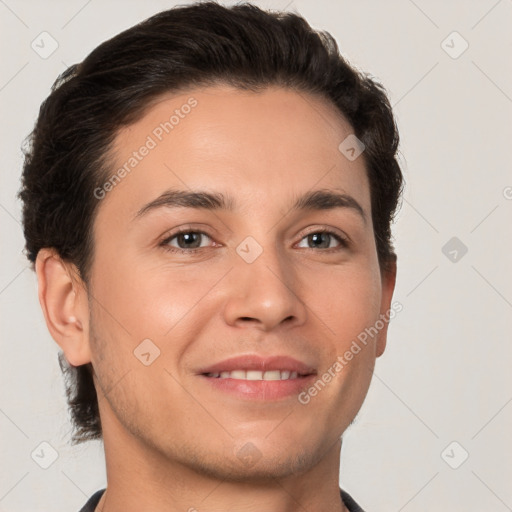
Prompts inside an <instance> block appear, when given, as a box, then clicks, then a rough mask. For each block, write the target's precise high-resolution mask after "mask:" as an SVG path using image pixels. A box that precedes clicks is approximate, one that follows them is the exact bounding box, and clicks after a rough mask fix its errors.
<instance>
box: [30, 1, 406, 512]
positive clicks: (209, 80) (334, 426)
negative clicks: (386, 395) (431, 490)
mask: <svg viewBox="0 0 512 512" xmlns="http://www.w3.org/2000/svg"><path fill="white" fill-rule="evenodd" d="M397 146H398V134H397V131H396V127H395V124H394V120H393V115H392V113H391V108H390V106H389V102H388V100H387V98H386V95H385V93H384V91H383V89H382V88H381V87H380V86H379V85H378V84H376V83H375V82H373V81H372V80H371V79H370V78H368V77H367V76H365V75H363V74H361V73H359V72H357V71H355V70H354V69H353V68H351V67H350V66H349V65H348V64H347V63H346V61H345V60H344V59H343V58H342V57H341V56H340V55H339V53H338V50H337V47H336V43H335V42H334V40H333V39H332V38H331V37H330V36H329V35H328V34H326V33H320V34H319V33H316V32H314V31H313V30H312V29H311V28H310V27H309V25H308V24H307V23H306V22H305V21H304V20H303V19H302V18H300V17H299V16H297V15H294V14H276V13H273V14H272V13H267V12H264V11H262V10H260V9H258V8H256V7H254V6H251V5H249V4H247V5H241V6H236V7H231V8H226V7H222V6H220V5H217V4H216V3H210V2H209V3H203V4H197V5H191V6H188V7H180V8H175V9H171V10H169V11H165V12H162V13H160V14H158V15H156V16H154V17H152V18H150V19H149V20H146V21H145V22H143V23H142V24H140V25H137V26H135V27H133V28H131V29H129V30H127V31H125V32H123V33H121V34H119V35H118V36H116V37H114V38H113V39H111V40H109V41H107V42H105V43H103V44H102V45H100V46H99V47H98V48H97V49H95V50H94V51H93V52H92V53H91V54H90V55H89V56H88V57H87V58H86V59H85V60H84V62H82V63H81V64H79V65H75V66H72V67H71V68H69V69H68V70H67V71H66V72H65V73H64V74H63V76H61V77H60V78H59V80H58V81H57V83H56V84H55V85H54V88H53V91H52V94H51V95H50V96H49V98H48V99H47V100H46V101H45V102H44V103H43V105H42V108H41V112H40V115H39V119H38V121H37V123H36V127H35V129H34V132H33V133H32V135H31V146H30V148H29V149H28V151H27V154H26V159H25V166H24V171H23V185H22V189H21V191H20V197H21V199H22V200H23V202H24V210H23V221H24V230H25V237H26V248H27V255H28V257H29V259H30V260H31V261H32V262H33V263H34V268H35V271H36V273H37V278H38V283H39V300H40V303H41V307H42V310H43V313H44V316H45V320H46V323H47V326H48V329H49V331H50V333H51V335H52V337H53V338H54V339H55V340H56V342H57V343H58V344H59V346H60V347H61V349H62V353H61V355H62V357H61V359H60V362H61V367H62V369H63V371H64V373H65V375H66V377H67V384H68V401H69V405H70V410H71V413H72V419H73V422H74V425H75V428H76V433H75V436H74V441H75V442H83V441H85V440H87V439H99V438H101V439H103V441H104V446H105V457H106V466H107V489H106V491H104V490H102V491H99V492H98V493H96V494H95V495H94V496H93V497H92V498H91V499H90V500H89V502H88V503H87V504H86V505H85V507H84V508H83V509H82V511H88V510H90V511H93V510H98V511H103V512H113V511H120V510H122V511H124V512H130V511H140V510H151V511H153V512H159V511H164V510H165V511H171V510H172V511H178V510H188V511H195V510H198V511H229V510H233V511H234V510H247V511H250V510H258V511H260V510H266V511H280V512H284V511H292V510H293V511H295V510H299V509H301V510H310V511H326V510H329V511H356V510H361V508H360V507H359V506H358V505H357V504H356V503H355V501H354V500H353V499H352V498H351V497H350V496H349V495H348V493H346V492H345V491H343V490H340V489H339V483H338V482H339V473H340V448H341V436H342V434H343V432H344V431H345V429H346V428H347V427H348V426H349V425H350V423H351V422H352V421H353V419H354V418H355V416H356V414H357V412H358V411H359V409H360V407H361V405H362V403H363V400H364V398H365V396H366V393H367V390H368V387H369V384H370V380H371V376H372V371H373V367H374V364H375V359H376V357H378V356H380V355H381V354H382V352H383V351H384V348H385V344H386V333H387V325H388V321H389V318H390V316H391V314H390V312H392V310H393V308H394V305H393V304H392V295H393V290H394V285H395V276H396V256H395V254H394V251H393V247H392V244H391V231H390V225H391V221H392V218H393V215H394V212H395V210H396V207H397V202H398V199H399V197H400V194H401V190H402V174H401V172H400V168H399V166H398V164H397V161H396V158H395V157H396V151H397ZM367 333H369V334H367ZM364 334H366V335H364Z"/></svg>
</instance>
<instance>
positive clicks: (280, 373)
mask: <svg viewBox="0 0 512 512" xmlns="http://www.w3.org/2000/svg"><path fill="white" fill-rule="evenodd" d="M203 375H205V376H206V377H211V378H213V379H238V380H251V381H257V380H272V381H276V380H290V379H297V378H299V377H307V376H308V374H301V373H298V372H295V371H289V370H267V371H265V372H262V371H259V370H233V371H230V372H228V371H224V372H210V373H204V374H203Z"/></svg>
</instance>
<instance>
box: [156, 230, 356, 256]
mask: <svg viewBox="0 0 512 512" xmlns="http://www.w3.org/2000/svg"><path fill="white" fill-rule="evenodd" d="M186 233H194V234H196V235H204V236H206V237H208V238H209V239H210V240H213V239H212V237H211V236H210V235H208V233H205V232H204V231H199V230H193V229H182V230H180V231H176V232H175V233H173V234H172V235H170V236H168V237H166V238H165V239H164V240H162V242H160V246H161V247H162V248H163V249H164V250H165V251H168V252H171V253H180V254H191V253H192V254H194V253H196V252H198V251H201V250H202V249H206V247H194V248H192V249H181V248H179V247H172V246H170V245H169V243H170V241H171V240H173V239H174V238H176V237H177V236H179V235H182V234H186ZM324 233H325V234H328V235H330V236H332V237H334V238H335V239H336V240H337V242H338V243H339V244H340V245H339V247H331V248H327V249H320V251H321V252H328V253H331V252H333V251H339V250H341V249H346V248H348V247H349V245H350V242H349V240H348V239H347V238H344V237H342V236H341V235H339V234H338V233H335V232H334V231H331V230H329V229H316V230H314V231H311V232H310V233H306V234H305V235H304V236H303V237H302V238H301V239H300V241H302V240H304V238H306V237H308V236H310V235H317V234H324ZM308 249H310V250H313V251H315V250H317V249H315V248H313V247H308Z"/></svg>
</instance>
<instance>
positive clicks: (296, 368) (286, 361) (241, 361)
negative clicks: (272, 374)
mask: <svg viewBox="0 0 512 512" xmlns="http://www.w3.org/2000/svg"><path fill="white" fill-rule="evenodd" d="M233 370H260V371H262V372H266V371H272V370H287V371H289V372H297V373H298V374H299V375H300V376H307V375H311V374H316V371H315V368H313V367H312V366H311V365H308V364H306V363H304V362H302V361H299V360H297V359H295V358H293V357H290V356H285V355H277V356H270V357H262V356H259V355H256V354H247V355H243V356H238V357H232V358H230V359H225V360H224V361H220V362H218V363H215V364H213V365H211V366H207V367H204V368H201V369H200V370H199V371H198V374H200V375H204V374H206V373H220V372H231V371H233Z"/></svg>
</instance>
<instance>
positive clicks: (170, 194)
mask: <svg viewBox="0 0 512 512" xmlns="http://www.w3.org/2000/svg"><path fill="white" fill-rule="evenodd" d="M235 203H236V201H235V199H234V198H233V197H232V196H226V195H224V194H222V193H219V192H214V193H212V192H203V191H187V190H176V189H172V190H166V191H165V192H164V193H162V194H161V195H159V196H158V197H157V198H156V199H154V200H153V201H150V202H149V203H147V204H146V205H144V206H143V207H142V208H141V209H140V210H139V211H138V212H137V213H136V214H135V217H134V219H137V218H140V217H142V216H144V215H146V214H147V213H149V212H150V211H153V210H156V209H159V208H163V207H166V208H180V207H181V208H196V209H204V210H227V211H233V210H234V209H235ZM335 208H347V209H350V210H352V211H354V212H356V213H358V214H359V215H360V217H361V218H362V220H363V221H364V222H365V223H366V214H365V211H364V209H363V207H362V206H361V205H360V204H359V203H358V202H357V201H356V200H355V199H354V198H353V197H352V196H350V195H348V194H345V193H341V192H337V191H335V190H331V189H325V190H315V191H312V192H306V193H305V194H304V195H302V196H300V197H299V198H298V199H297V200H296V201H295V203H294V205H293V206H292V208H291V210H290V211H296V210H333V209H335Z"/></svg>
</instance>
